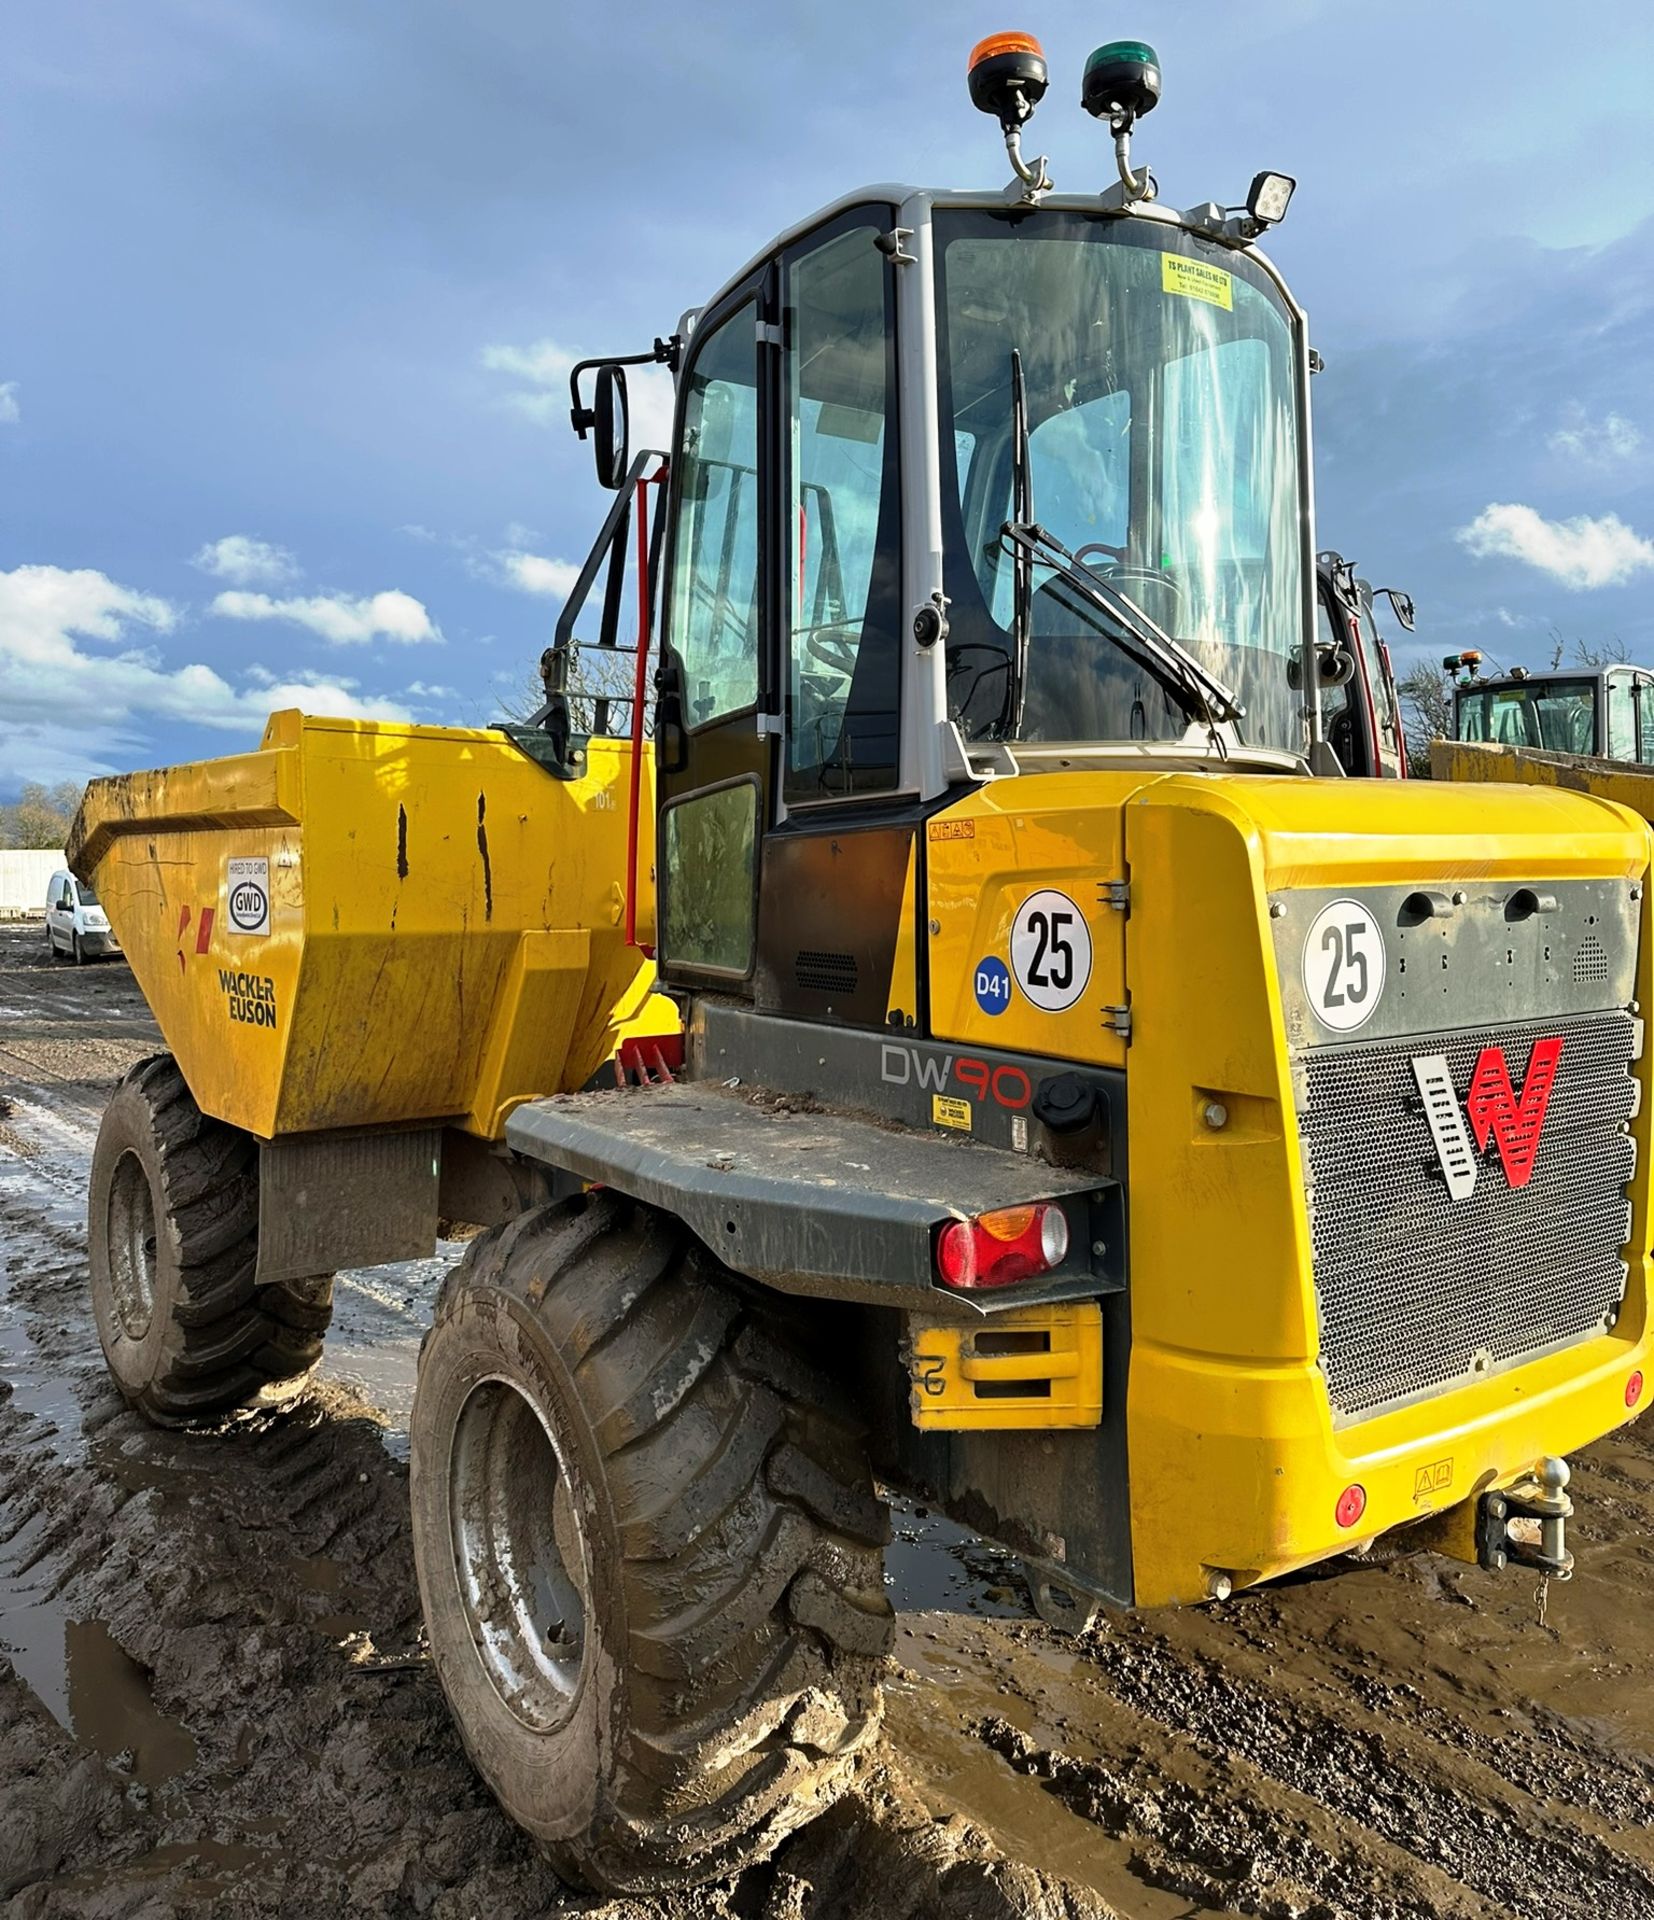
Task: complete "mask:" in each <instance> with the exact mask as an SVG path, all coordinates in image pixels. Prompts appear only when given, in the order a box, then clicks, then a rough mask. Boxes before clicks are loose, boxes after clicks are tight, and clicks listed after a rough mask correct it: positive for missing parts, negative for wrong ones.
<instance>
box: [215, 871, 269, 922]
mask: <svg viewBox="0 0 1654 1920" xmlns="http://www.w3.org/2000/svg"><path fill="white" fill-rule="evenodd" d="M224 884H225V887H226V888H227V890H228V893H229V908H230V915H229V919H230V931H231V932H232V933H268V932H269V931H270V862H269V861H268V860H250V859H249V860H232V861H231V862H230V870H229V876H228V878H227V879H226V881H225V883H224Z"/></svg>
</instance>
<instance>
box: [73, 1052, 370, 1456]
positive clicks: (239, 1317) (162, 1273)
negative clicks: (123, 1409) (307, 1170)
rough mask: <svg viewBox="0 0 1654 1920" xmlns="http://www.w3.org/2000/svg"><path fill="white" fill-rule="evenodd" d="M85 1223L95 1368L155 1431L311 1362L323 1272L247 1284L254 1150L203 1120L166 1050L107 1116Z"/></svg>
mask: <svg viewBox="0 0 1654 1920" xmlns="http://www.w3.org/2000/svg"><path fill="white" fill-rule="evenodd" d="M87 1224H88V1240H89V1244H90V1253H91V1268H92V1307H93V1312H94V1314H95V1316H96V1319H97V1323H98V1338H99V1340H100V1341H101V1342H102V1343H103V1355H104V1359H105V1360H106V1361H107V1362H108V1365H109V1371H110V1373H111V1374H112V1375H113V1377H114V1380H115V1384H116V1385H117V1386H118V1387H119V1388H120V1390H121V1392H122V1393H123V1394H125V1395H126V1397H127V1399H128V1400H130V1401H131V1402H132V1404H133V1406H135V1407H136V1408H137V1409H138V1411H139V1412H140V1413H142V1414H143V1415H144V1416H145V1417H146V1418H148V1419H150V1420H153V1421H154V1422H155V1423H156V1424H157V1425H158V1426H178V1425H181V1424H184V1423H186V1422H188V1421H192V1420H204V1419H210V1418H213V1417H215V1416H217V1415H219V1414H222V1413H224V1412H226V1411H227V1410H228V1409H230V1408H232V1407H239V1406H245V1405H247V1404H249V1403H250V1402H252V1401H254V1400H256V1399H258V1398H259V1397H260V1396H261V1395H263V1394H264V1393H265V1392H266V1390H267V1389H269V1388H272V1387H275V1386H278V1385H284V1384H287V1385H290V1384H292V1383H295V1382H297V1381H299V1380H302V1379H303V1377H304V1376H305V1375H306V1374H307V1373H309V1372H310V1370H311V1368H312V1367H314V1366H315V1364H316V1362H317V1361H318V1360H319V1359H320V1358H321V1352H322V1336H323V1335H324V1334H325V1333H326V1331H327V1323H328V1320H329V1318H330V1317H331V1315H332V1311H333V1278H332V1275H331V1274H320V1275H317V1276H316V1277H315V1278H313V1279H307V1280H293V1281H287V1282H283V1283H280V1284H276V1285H267V1286H259V1285H257V1284H256V1281H255V1277H254V1275H255V1268H256V1265H257V1257H258V1142H257V1141H256V1140H255V1139H254V1138H253V1136H252V1135H251V1134H249V1133H243V1132H242V1131H241V1129H240V1128H238V1127H230V1126H226V1125H225V1124H224V1123H223V1122H222V1121H219V1120H212V1119H209V1118H208V1117H207V1115H205V1114H204V1113H203V1112H202V1111H201V1109H200V1108H199V1107H198V1106H197V1105H196V1104H195V1101H194V1099H193V1098H192V1097H191V1094H190V1090H189V1088H188V1087H187V1086H186V1085H185V1084H184V1076H183V1075H182V1074H181V1073H180V1072H179V1071H178V1067H177V1064H176V1063H175V1062H174V1060H173V1059H172V1057H171V1055H170V1054H159V1055H157V1056H156V1057H155V1058H153V1059H150V1060H145V1061H142V1062H141V1063H140V1064H139V1065H138V1066H136V1067H134V1068H133V1069H132V1071H131V1072H130V1073H129V1074H128V1075H127V1076H126V1078H125V1079H124V1080H123V1081H122V1082H121V1084H120V1085H119V1087H117V1088H116V1090H115V1093H114V1096H113V1098H112V1099H111V1100H110V1102H109V1105H108V1107H107V1108H106V1109H105V1111H104V1116H103V1124H102V1126H101V1127H100V1128H99V1129H98V1144H97V1147H96V1149H95V1150H94V1152H93V1155H92V1178H91V1188H90V1206H89V1215H88V1223H87Z"/></svg>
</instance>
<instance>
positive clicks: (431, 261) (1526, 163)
mask: <svg viewBox="0 0 1654 1920" xmlns="http://www.w3.org/2000/svg"><path fill="white" fill-rule="evenodd" d="M1006 27H1018V28H1023V29H1025V30H1029V31H1033V32H1037V33H1038V34H1040V36H1041V37H1042V39H1043V40H1044V42H1045V44H1046V48H1047V51H1048V54H1049V56H1050V59H1051V65H1052V71H1053V76H1054V79H1053V86H1052V91H1051V93H1050V95H1049V96H1048V99H1047V102H1046V105H1045V106H1044V108H1043V109H1042V110H1041V112H1040V115H1039V117H1038V119H1037V121H1036V123H1035V131H1036V133H1037V136H1038V137H1037V140H1036V141H1035V143H1034V144H1035V146H1036V148H1037V149H1043V150H1045V151H1048V152H1049V153H1050V155H1051V157H1052V166H1053V171H1054V173H1055V175H1056V177H1057V181H1058V185H1059V187H1060V188H1062V189H1064V190H1078V189H1083V188H1085V187H1087V186H1089V185H1092V184H1095V185H1096V186H1098V187H1101V186H1103V185H1104V184H1106V183H1107V180H1108V178H1109V177H1110V164H1111V162H1110V156H1109V153H1108V150H1107V144H1106V140H1105V138H1104V137H1103V134H1102V132H1101V130H1100V129H1098V128H1097V127H1096V126H1094V124H1093V123H1092V122H1091V121H1089V120H1088V119H1087V118H1086V117H1085V116H1084V115H1083V114H1082V113H1081V112H1080V110H1079V108H1078V106H1077V104H1076V102H1077V99H1078V91H1079V74H1080V69H1081V66H1082V64H1083V61H1084V57H1085V55H1086V53H1087V52H1088V51H1089V49H1090V47H1091V46H1092V45H1093V44H1095V43H1096V41H1098V40H1100V39H1102V38H1105V37H1109V36H1111V35H1114V36H1117V35H1119V34H1122V33H1128V32H1130V33H1138V34H1141V35H1143V36H1145V37H1147V38H1149V39H1150V40H1152V41H1153V42H1154V43H1155V44H1156V45H1157V46H1158V48H1159V50H1160V53H1161V57H1162V61H1163V64H1164V68H1165V75H1166V93H1165V98H1164V100H1163V102H1162V104H1161V106H1160V108H1159V110H1158V111H1157V112H1156V113H1155V114H1154V116H1153V117H1152V119H1150V120H1148V121H1147V122H1146V123H1145V124H1144V126H1143V128H1142V130H1141V133H1140V135H1139V139H1138V153H1139V157H1140V158H1146V159H1148V160H1149V161H1151V162H1152V164H1153V165H1154V167H1155V170H1156V173H1157V175H1158V177H1159V179H1160V182H1161V187H1162V193H1163V197H1165V198H1167V199H1169V200H1172V201H1174V202H1175V203H1176V204H1178V205H1189V204H1192V203H1193V202H1195V201H1198V200H1204V199H1208V198H1212V199H1218V200H1222V201H1232V200H1235V199H1238V198H1239V197H1240V195H1241V194H1242V193H1243V192H1244V190H1245V186H1246V183H1247V182H1248V181H1249V180H1250V178H1251V176H1252V174H1253V173H1254V172H1255V171H1256V170H1257V169H1259V168H1260V167H1265V166H1267V167H1274V168H1279V169H1282V170H1284V171H1287V172H1291V173H1294V174H1296V175H1297V176H1298V178H1299V182H1300V185H1299V191H1298V196H1297V199H1296V201H1295V203H1294V205H1293V208H1292V212H1291V215H1290V217H1289V219H1288V221H1287V223H1286V225H1285V226H1284V227H1283V228H1282V229H1281V230H1280V231H1279V232H1278V233H1277V234H1275V235H1274V236H1272V240H1271V251H1272V253H1273V254H1274V256H1275V258H1276V259H1277V260H1278V261H1279V263H1280V264H1281V266H1282V268H1283V269H1284V270H1285V272H1286V273H1287V275H1288V277H1289V279H1290V280H1291V281H1292V283H1293V285H1294V287H1295V288H1296V290H1297V293H1298V296H1299V298H1300V299H1301V300H1302V301H1303V303H1304V305H1305V306H1306V307H1307V308H1308V309H1309V311H1310V314H1311V317H1312V322H1313V332H1314V338H1315V341H1316V344H1317V345H1318V346H1319V348H1320V350H1321V352H1322V353H1323V354H1324V356H1325V358H1326V361H1327V371H1326V372H1325V373H1324V374H1322V375H1321V376H1319V377H1318V378H1317V380H1316V382H1315V386H1314V400H1315V407H1316V421H1317V442H1318V462H1317V466H1318V489H1319V495H1318V502H1319V521H1320V533H1321V539H1322V542H1323V543H1324V544H1332V545H1337V546H1339V547H1341V548H1342V549H1343V550H1344V551H1345V552H1346V553H1349V554H1351V555H1353V556H1354V557H1356V558H1358V559H1359V560H1360V561H1361V563H1362V565H1363V568H1364V570H1365V571H1367V572H1368V573H1369V575H1370V576H1371V577H1372V578H1373V579H1374V580H1375V581H1378V582H1381V583H1382V582H1395V583H1398V584H1402V585H1406V586H1408V587H1410V588H1412V590H1413V591H1414V593H1415V595H1416V597H1417V599H1418V602H1419V609H1420V637H1419V643H1418V644H1419V646H1420V647H1421V648H1422V649H1423V650H1424V651H1426V652H1428V653H1441V652H1443V651H1446V650H1447V649H1448V648H1450V647H1451V648H1457V647H1459V646H1465V645H1481V646H1484V647H1485V648H1486V650H1487V651H1488V652H1489V653H1490V654H1491V655H1493V656H1495V657H1497V658H1498V659H1501V660H1503V661H1506V662H1510V661H1516V660H1522V661H1528V662H1538V661H1541V660H1544V659H1545V658H1547V657H1548V655H1549V652H1550V649H1551V646H1552V644H1553V634H1557V633H1560V634H1561V635H1562V636H1563V637H1565V638H1567V639H1569V640H1572V639H1573V638H1575V637H1579V638H1584V639H1587V640H1602V639H1608V638H1611V637H1616V636H1617V637H1619V638H1620V639H1622V640H1623V641H1624V642H1625V643H1626V644H1627V645H1628V646H1629V647H1630V649H1631V651H1632V653H1633V655H1634V656H1635V657H1638V658H1641V659H1645V660H1654V618H1651V616H1650V614H1649V612H1648V610H1647V608H1648V592H1647V590H1648V587H1649V585H1650V582H1651V581H1654V391H1651V390H1650V386H1649V382H1648V377H1647V369H1648V365H1649V361H1650V357H1651V354H1650V350H1651V348H1654V116H1651V114H1650V112H1649V110H1648V107H1647V104H1646V102H1647V99H1648V96H1649V92H1650V88H1651V85H1654V12H1651V10H1649V9H1647V8H1645V7H1637V6H1631V5H1621V4H1604V5H1596V6H1586V7H1577V8H1574V9H1572V10H1569V11H1566V12H1559V10H1557V9H1556V8H1554V7H1550V6H1546V7H1540V6H1538V5H1536V4H1529V3H1528V0H1515V3H1514V4H1513V3H1512V0H1506V3H1505V4H1491V3H1490V0H1456V3H1455V4H1454V5H1453V6H1451V7H1444V6H1442V5H1441V4H1440V0H1435V3H1434V4H1431V5H1424V4H1415V3H1414V0H1386V4H1385V5H1383V6H1381V7H1380V6H1372V5H1370V4H1360V3H1359V0H1273V4H1271V5H1270V6H1268V7H1259V8H1249V7H1244V6H1236V5H1234V4H1233V3H1232V0H1226V3H1225V4H1212V3H1209V0H1184V3H1183V4H1180V5H1177V6H1170V5H1167V4H1164V0H1149V3H1147V4H1139V5H1136V6H1134V7H1133V8H1131V9H1130V10H1129V11H1126V12H1118V11H1117V10H1115V9H1103V10H1099V9H1098V8H1096V7H1095V6H1090V5H1088V6H1084V7H1081V6H1076V5H1071V4H1066V0H1048V3H1047V4H1045V5H1042V6H1039V7H1035V8H1023V9H1018V10H1016V11H1014V12H1008V11H1002V10H1000V9H998V8H997V7H994V8H990V7H987V6H978V5H976V4H968V5H964V6H961V5H958V4H957V0H955V3H954V4H931V3H930V0H914V3H910V4H896V5H891V4H889V0H885V3H884V4H881V5H869V4H865V3H864V0H840V4H838V5H836V6H834V7H832V8H830V9H826V8H824V9H813V8H812V9H808V10H805V9H797V10H795V11H793V12H790V13H789V11H788V10H785V9H782V8H778V7H776V6H774V5H766V6H760V5H752V4H733V3H732V0H726V3H724V4H717V3H714V4H705V5H701V6H699V7H697V8H693V9H684V8H682V7H680V6H677V5H672V6H667V5H662V4H657V3H656V0H633V4H632V5H630V6H628V7H627V8H625V9H618V10H617V9H606V8H605V9H587V8H581V9H575V8H572V7H565V6H560V5H554V4H551V5H548V4H545V3H544V0H541V3H540V4H529V3H528V0H467V4H466V5H464V6H457V5H454V4H453V0H398V4H396V5H394V6H392V5H389V4H373V3H372V0H351V3H347V0H327V3H326V4H321V3H319V0H256V3H255V0H144V3H143V4H138V3H137V0H55V4H54V5H52V6H51V7H46V6H44V5H35V6H31V7H26V8H19V9H16V10H14V12H13V14H12V15H11V16H10V17H9V20H8V28H7V34H6V49H5V54H4V60H3V65H0V178H3V179H4V181H5V183H6V184H5V188H4V191H3V192H0V275H3V278H0V284H3V285H4V287H5V289H6V294H7V297H6V298H5V300H4V301H3V302H0V797H4V796H6V795H7V794H9V793H11V792H13V791H15V788H16V787H17V786H18V785H19V784H20V783H21V782H22V781H24V780H27V779H51V780H56V779H67V778H80V777H84V776H85V775H87V774H89V773H93V772H99V771H108V770H115V769H120V768H125V767H129V766H135V765H154V764H157V763H160V762H163V761H167V760H171V759H177V758H182V757H190V756H195V755H199V754H202V753H213V752H228V751H234V750H237V749H239V748H241V747H244V746H246V745H248V744H251V743H252V742H253V741H255V740H256V738H257V735H258V733H259V731H260V729H261V726H262V721H263V716H264V714H265V712H266V710H267V709H268V708H269V707H270V706H271V705H272V704H290V703H293V702H298V703H300V704H309V705H311V706H312V707H315V708H318V709H322V710H346V711H348V710H360V711H377V712H398V713H407V714H412V715H414V716H415V717H418V718H421V719H429V720H459V721H466V722H479V721H486V720H488V719H489V718H492V717H494V716H495V711H496V702H497V700H498V699H499V697H500V696H501V695H502V694H503V693H510V694H516V693H518V692H519V691H520V690H521V689H522V688H523V686H524V685H525V683H526V682H527V681H528V680H529V678H530V676H531V673H532V668H533V663H534V662H535V660H536V659H537V658H538V656H539V652H540V649H541V648H542V647H543V646H544V645H545V644H546V642H547V641H548V640H549V638H550V634H551V628H552V625H553V622H554V620H555V617H556V611H557V607H558V604H559V600H558V595H559V593H560V592H561V591H562V589H563V588H564V587H566V585H567V583H568V581H569V579H570V578H571V577H572V573H573V570H574V567H575V566H576V565H577V564H578V563H579V561H580V560H581V559H583V557H584V555H585V552H586V550H587V547H588V545H589V544H590V540H591V537H592V535H593V533H594V532H595V529H596V525H597V521H598V518H599V516H600V514H601V511H602V507H603V504H604V496H602V495H600V494H599V492H598V490H597V488H596V486H595V483H594V482H593V481H592V480H591V478H590V477H589V473H590V469H589V464H588V457H587V454H586V451H585V449H583V448H580V447H578V446H577V444H576V443H575V442H574V440H573V438H572V436H571V435H570V434H569V432H568V429H567V423H566V413H565V411H564V398H563V395H564V381H563V378H562V370H563V369H564V368H565V367H566V365H567V358H568V356H569V355H571V354H581V353H586V352H592V351H604V350H626V349H631V348H636V347H640V346H644V345H647V343H648V341H649V340H650V339H651V338H652V337H653V336H654V334H656V333H657V332H665V331H668V330H670V328H671V326H672V324H673V323H674V321H675V320H676V317H677V315H678V314H679V312H680V311H681V310H682V309H683V308H685V307H687V306H691V305H694V304H696V303H697V302H698V301H700V300H701V299H703V298H704V297H705V296H706V295H707V294H708V293H709V292H711V291H712V290H713V289H714V288H715V286H716V285H717V284H718V283H719V282H720V281H721V280H723V279H724V278H725V277H726V275H727V274H728V273H729V272H730V271H732V270H733V269H734V268H735V267H736V266H738V265H739V264H740V263H741V262H742V261H743V260H744V259H745V258H746V257H747V256H748V255H750V254H751V253H752V252H754V251H756V250H757V249H758V248H759V247H760V246H762V245H763V244H764V242H765V241H766V240H767V239H768V238H769V237H770V236H771V235H772V234H773V233H774V232H776V231H777V230H778V229H780V228H781V227H783V226H785V225H787V224H788V223H790V222H791V221H792V220H794V219H795V218H797V217H799V216H800V215H802V214H804V213H806V212H808V211H810V210H811V209H812V208H813V207H815V206H816V205H818V204H820V203H822V202H824V201H826V200H828V199H830V198H832V197H834V196H835V195H836V194H838V193H839V192H841V191H843V190H845V189H846V188H848V187H851V186H854V185H857V184H860V183H862V182H865V181H876V180H886V179H910V180H917V181H920V182H923V183H926V184H936V185H977V184H987V185H998V184H999V182H1000V181H1001V180H1002V179H1003V177H1004V173H1005V165H1004V156H1003V152H1002V150H1001V148H1000V146H999V142H998V136H997V132H996V130H995V128H994V127H993V125H992V123H991V122H990V121H988V120H986V119H984V118H982V117H981V116H979V115H978V114H976V113H974V112H973V111H972V110H971V108H970V105H969V102H968V99H967V97H966V94H965V88H964V63H965V57H966V54H967V52H968V50H969V48H970V45H971V43H972V41H973V40H974V39H975V38H976V37H978V36H979V35H980V34H983V33H987V32H991V31H996V30H1000V29H1003V28H1006Z"/></svg>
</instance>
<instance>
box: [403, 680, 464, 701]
mask: <svg viewBox="0 0 1654 1920" xmlns="http://www.w3.org/2000/svg"><path fill="white" fill-rule="evenodd" d="M408 698H409V699H410V700H457V699H458V698H459V691H458V689H457V688H455V687H433V686H430V685H428V684H427V683H426V682H425V681H423V680H415V681H413V682H412V683H411V684H410V685H409V687H408Z"/></svg>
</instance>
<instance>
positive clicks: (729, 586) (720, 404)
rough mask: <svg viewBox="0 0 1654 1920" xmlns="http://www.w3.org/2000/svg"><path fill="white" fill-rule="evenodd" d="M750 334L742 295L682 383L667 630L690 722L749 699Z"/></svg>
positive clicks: (754, 653) (753, 370)
mask: <svg viewBox="0 0 1654 1920" xmlns="http://www.w3.org/2000/svg"><path fill="white" fill-rule="evenodd" d="M757 340H758V336H757V315H756V310H755V309H754V307H753V305H752V303H751V302H750V301H749V302H748V303H747V304H746V305H744V306H740V307H737V308H736V310H735V311H734V312H733V313H732V314H731V315H730V316H729V318H728V319H727V320H725V321H723V322H722V323H721V324H720V325H719V326H718V328H717V329H716V331H715V332H713V333H712V334H711V335H710V336H709V337H708V338H707V339H705V340H703V341H700V342H698V343H697V345H696V347H695V350H694V359H693V360H692V362H691V363H690V366H689V370H688V373H687V375H686V379H685V392H684V411H683V451H682V454H681V455H680V458H679V464H678V486H679V496H678V497H679V503H680V504H679V511H678V530H677V544H676V551H675V553H674V556H673V567H672V626H671V632H672V636H673V643H674V645H675V647H676V649H677V652H678V656H679V658H680V660H681V661H682V662H683V687H684V721H685V724H686V725H687V726H689V727H690V728H695V727H700V726H705V725H706V724H707V723H708V722H709V721H712V720H718V719H722V718H723V717H724V715H726V714H731V713H739V712H740V711H741V710H742V709H743V708H744V707H751V706H755V705H756V704H757V701H758V380H757V369H758V349H757Z"/></svg>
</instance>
